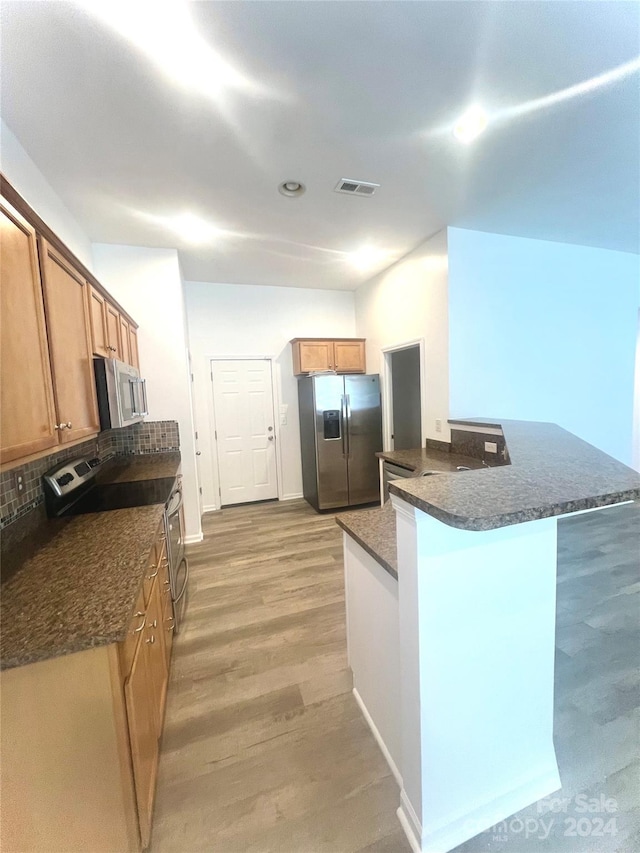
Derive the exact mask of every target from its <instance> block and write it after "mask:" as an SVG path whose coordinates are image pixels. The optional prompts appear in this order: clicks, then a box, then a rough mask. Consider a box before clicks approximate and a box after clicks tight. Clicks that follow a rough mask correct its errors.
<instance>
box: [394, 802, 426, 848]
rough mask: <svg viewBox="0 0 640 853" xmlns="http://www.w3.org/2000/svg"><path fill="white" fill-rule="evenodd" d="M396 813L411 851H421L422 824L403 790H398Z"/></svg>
mask: <svg viewBox="0 0 640 853" xmlns="http://www.w3.org/2000/svg"><path fill="white" fill-rule="evenodd" d="M396 815H397V817H398V820H399V821H400V826H401V827H402V828H403V830H404V834H405V835H406V836H407V841H408V842H409V844H410V845H411V849H412V850H413V853H422V850H421V848H420V837H421V835H422V826H421V825H420V821H419V820H418V816H417V815H416V813H415V812H414V810H413V806H412V805H411V803H410V802H409V800H408V799H407V795H406V794H405V792H404V791H401V792H400V807H399V808H398V810H397V812H396Z"/></svg>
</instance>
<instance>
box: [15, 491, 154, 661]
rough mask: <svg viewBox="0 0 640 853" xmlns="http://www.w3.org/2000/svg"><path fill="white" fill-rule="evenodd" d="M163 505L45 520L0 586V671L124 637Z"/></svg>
mask: <svg viewBox="0 0 640 853" xmlns="http://www.w3.org/2000/svg"><path fill="white" fill-rule="evenodd" d="M163 512H164V506H163V505H162V504H153V505H152V506H145V507H135V508H132V509H120V510H114V511H113V512H103V513H91V514H88V515H80V516H76V517H74V518H70V519H61V520H55V521H49V522H47V528H46V534H47V535H46V536H45V537H43V538H42V541H41V546H40V547H39V548H37V549H35V550H33V549H31V550H26V549H25V551H24V560H23V562H22V564H21V565H20V566H19V567H18V568H17V570H16V571H15V573H13V574H12V576H11V577H10V578H9V579H8V580H7V581H6V583H4V584H3V586H2V601H1V605H0V614H1V620H2V634H1V636H0V668H2V669H8V668H11V667H16V666H24V665H25V664H29V663H35V662H36V661H41V660H47V659H48V658H53V657H60V656H61V655H66V654H71V653H73V652H79V651H83V650H84V649H88V648H92V647H95V646H103V645H109V644H110V643H116V642H120V641H121V640H123V639H124V638H125V636H126V633H127V627H128V625H129V621H130V619H131V616H132V615H133V608H134V606H135V603H136V599H137V596H138V593H139V590H140V587H141V584H142V581H143V577H144V569H145V567H146V565H147V559H148V556H149V552H150V551H151V548H152V546H153V543H154V541H155V537H156V535H157V532H158V526H159V525H160V523H161V521H162V516H163Z"/></svg>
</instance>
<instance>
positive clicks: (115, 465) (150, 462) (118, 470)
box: [96, 451, 180, 483]
mask: <svg viewBox="0 0 640 853" xmlns="http://www.w3.org/2000/svg"><path fill="white" fill-rule="evenodd" d="M179 468H180V452H179V451H170V452H168V453H145V454H142V455H139V456H133V455H132V456H116V457H115V459H112V460H110V461H109V462H107V463H106V464H105V466H104V468H103V470H102V471H100V473H99V474H98V476H97V478H96V479H97V482H98V483H133V482H137V481H139V480H161V479H164V478H165V477H175V476H176V475H177V473H178V470H179Z"/></svg>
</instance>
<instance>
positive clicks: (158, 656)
mask: <svg viewBox="0 0 640 853" xmlns="http://www.w3.org/2000/svg"><path fill="white" fill-rule="evenodd" d="M156 581H157V579H156ZM164 634H165V632H164V631H163V627H162V601H161V597H160V584H159V583H157V582H156V583H154V585H153V589H152V590H151V598H150V600H149V604H148V606H147V628H146V629H145V638H144V639H145V645H147V646H148V647H149V675H150V687H151V706H152V708H153V712H154V720H155V727H156V737H158V738H159V737H160V735H161V734H162V721H163V720H164V704H165V699H166V698H167V682H168V672H167V659H166V654H165V647H164Z"/></svg>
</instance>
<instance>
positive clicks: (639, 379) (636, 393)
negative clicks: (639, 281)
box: [631, 297, 640, 471]
mask: <svg viewBox="0 0 640 853" xmlns="http://www.w3.org/2000/svg"><path fill="white" fill-rule="evenodd" d="M638 303H639V304H640V297H639V299H638ZM635 371H636V378H635V383H634V390H633V450H632V459H631V464H632V465H633V467H634V468H635V469H636V471H640V311H638V331H637V338H636V368H635Z"/></svg>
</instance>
